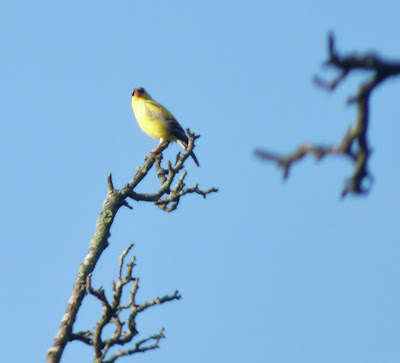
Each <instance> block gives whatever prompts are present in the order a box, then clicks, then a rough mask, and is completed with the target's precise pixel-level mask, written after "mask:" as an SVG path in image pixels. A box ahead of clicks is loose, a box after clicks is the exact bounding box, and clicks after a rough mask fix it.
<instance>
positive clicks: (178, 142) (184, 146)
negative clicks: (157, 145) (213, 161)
mask: <svg viewBox="0 0 400 363" xmlns="http://www.w3.org/2000/svg"><path fill="white" fill-rule="evenodd" d="M176 143H177V144H178V145H180V146H182V147H183V148H184V149H185V150H186V149H187V147H188V145H187V142H185V141H183V140H176ZM190 156H191V157H192V159H193V161H194V162H195V163H196V165H197V166H200V164H199V161H198V160H197V158H196V155H195V154H194V152H193V151H192V152H191V153H190Z"/></svg>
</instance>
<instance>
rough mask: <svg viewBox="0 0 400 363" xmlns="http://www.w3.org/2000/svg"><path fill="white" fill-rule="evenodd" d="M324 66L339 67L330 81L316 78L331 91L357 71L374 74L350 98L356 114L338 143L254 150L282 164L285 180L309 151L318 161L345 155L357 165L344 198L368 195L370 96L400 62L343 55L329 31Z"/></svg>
mask: <svg viewBox="0 0 400 363" xmlns="http://www.w3.org/2000/svg"><path fill="white" fill-rule="evenodd" d="M324 65H326V66H332V67H335V68H336V69H338V70H339V75H338V76H337V78H336V79H334V80H332V81H331V82H326V81H324V80H322V79H321V78H320V77H318V76H315V77H314V82H315V84H317V85H318V86H320V87H322V88H324V89H327V90H329V91H332V90H334V89H335V88H336V87H337V86H338V85H339V84H340V83H341V82H342V81H344V79H345V78H346V77H347V76H348V75H349V74H350V73H351V72H352V71H354V70H365V71H370V72H372V76H371V77H370V78H369V79H368V80H367V81H365V82H364V83H362V84H361V85H360V87H359V89H358V92H357V94H356V95H354V96H353V97H351V98H349V100H348V102H347V103H348V104H353V103H355V104H356V105H357V117H356V120H355V121H354V123H353V125H352V126H351V127H350V129H349V130H348V131H347V132H346V133H345V135H344V136H343V139H342V140H341V141H340V142H339V143H338V145H336V146H323V145H314V144H311V143H305V144H303V145H300V146H299V147H298V148H297V149H296V150H295V151H294V152H293V153H291V154H288V155H279V154H277V153H274V152H270V151H266V150H261V149H257V150H255V154H256V155H257V156H258V157H260V158H262V159H264V160H267V161H272V162H275V163H276V164H277V165H278V166H279V167H281V168H282V169H283V177H284V179H286V178H287V177H288V176H289V172H290V168H291V166H292V165H293V164H294V163H296V162H297V161H299V160H301V159H302V158H303V157H305V156H306V155H308V154H313V155H314V156H315V158H316V159H317V160H320V159H322V158H324V157H326V156H328V155H342V156H344V157H346V158H349V159H350V160H351V161H352V162H353V164H354V169H353V174H352V176H351V177H350V178H349V179H348V180H347V181H346V183H345V186H344V189H343V191H342V197H345V196H346V195H347V194H348V193H353V194H366V193H368V192H369V190H370V184H371V183H372V180H373V179H372V176H371V174H370V173H369V171H368V162H369V157H370V155H371V153H372V150H371V148H370V146H369V145H368V141H367V132H368V126H369V100H370V95H371V93H372V91H373V90H375V88H376V87H377V86H378V85H379V84H380V83H382V82H383V81H385V80H386V79H387V78H389V77H392V76H397V75H399V74H400V63H394V62H386V61H383V60H382V59H381V58H380V57H379V56H378V55H376V54H373V53H368V54H364V55H358V54H350V55H348V56H340V55H339V54H338V52H337V50H336V49H335V39H334V36H333V34H330V35H329V38H328V60H327V61H326V62H325V63H324ZM366 180H369V181H370V183H369V184H368V185H366V183H365V181H366Z"/></svg>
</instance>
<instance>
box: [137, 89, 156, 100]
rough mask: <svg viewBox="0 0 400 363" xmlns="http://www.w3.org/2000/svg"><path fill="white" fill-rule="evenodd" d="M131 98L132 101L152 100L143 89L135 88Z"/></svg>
mask: <svg viewBox="0 0 400 363" xmlns="http://www.w3.org/2000/svg"><path fill="white" fill-rule="evenodd" d="M132 98H134V99H139V98H141V99H143V100H152V98H151V96H150V95H149V94H148V93H147V92H146V90H145V89H144V88H143V87H138V88H135V89H134V90H133V91H132Z"/></svg>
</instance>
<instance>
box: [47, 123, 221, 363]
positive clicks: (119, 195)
mask: <svg viewBox="0 0 400 363" xmlns="http://www.w3.org/2000/svg"><path fill="white" fill-rule="evenodd" d="M187 133H188V137H189V143H188V147H187V149H186V150H185V152H184V153H183V154H182V155H181V154H178V156H177V158H176V162H175V165H174V166H173V167H172V166H171V163H170V162H168V163H167V166H168V168H167V169H163V168H162V166H161V160H162V156H161V155H156V154H153V153H150V155H149V156H148V157H147V158H146V160H145V162H144V164H143V165H142V166H141V167H139V168H137V170H136V174H135V176H134V177H133V178H132V179H131V180H130V181H129V182H128V183H127V184H126V185H125V186H124V187H123V188H122V189H120V190H118V189H115V187H114V184H113V181H112V175H111V174H109V176H108V178H107V185H108V194H107V197H106V199H105V200H104V203H103V208H102V211H101V213H100V215H99V218H98V220H97V224H96V231H95V234H94V236H93V238H92V240H91V241H90V246H89V252H88V254H87V256H86V257H85V259H84V260H83V262H82V263H81V264H80V266H79V270H78V276H77V278H76V280H75V284H74V287H73V290H72V294H71V297H70V299H69V301H68V305H67V309H66V312H65V314H64V317H63V318H62V321H61V326H60V328H59V330H58V332H57V335H56V338H55V341H54V344H53V346H52V347H51V348H50V349H49V350H48V351H47V363H58V362H59V361H60V359H61V356H62V353H63V351H64V348H65V346H66V344H67V343H68V342H69V341H71V340H82V341H85V343H86V344H88V341H89V340H88V339H86V338H85V335H83V334H79V333H76V334H73V332H72V328H73V325H74V322H75V320H76V317H77V313H78V310H79V308H80V306H81V304H82V301H83V299H84V297H85V291H86V290H87V291H88V292H89V294H90V295H93V296H95V297H96V298H97V299H98V300H100V301H101V302H102V304H103V316H102V318H101V319H100V321H99V322H98V323H97V324H96V327H95V330H94V332H93V341H92V344H93V345H94V347H95V351H96V357H101V355H102V354H103V353H104V352H103V353H102V350H103V348H104V347H105V346H107V344H109V343H110V341H108V342H103V341H102V340H101V332H102V330H103V328H104V326H105V325H106V324H108V323H110V322H114V323H115V322H117V323H116V325H117V326H116V332H118V329H119V328H120V326H119V325H118V324H119V323H118V320H116V317H117V315H118V314H119V312H120V311H121V306H120V305H119V302H120V298H121V294H122V288H123V286H125V285H126V284H128V283H129V282H131V281H134V278H133V277H132V276H130V277H129V278H127V277H125V278H124V279H121V276H119V277H120V278H119V280H118V282H117V283H115V282H114V283H113V291H114V297H113V300H112V301H111V302H109V301H108V300H107V299H106V296H105V293H104V291H103V289H102V288H101V287H100V288H99V289H97V290H95V289H93V288H92V287H91V280H90V276H91V275H90V274H91V273H92V271H93V269H94V268H95V266H96V264H97V261H98V260H99V258H100V256H101V254H102V253H103V251H104V250H105V249H106V248H107V246H108V238H109V237H110V228H111V226H112V223H113V221H114V218H115V216H116V214H117V212H118V210H119V209H120V208H121V207H122V206H126V207H128V208H130V209H132V207H131V206H130V205H129V204H128V202H127V198H131V199H133V200H135V201H151V202H157V201H158V200H159V199H162V198H163V196H164V195H168V194H169V193H170V186H171V184H172V183H173V181H174V178H175V177H176V175H177V174H178V173H179V172H180V170H182V169H183V167H184V162H185V160H186V159H187V157H188V156H189V155H190V153H191V152H192V151H193V148H194V141H195V140H196V139H197V138H199V136H198V135H195V134H193V133H190V131H189V130H187ZM168 144H169V143H164V144H163V145H161V146H160V147H159V148H158V149H159V150H160V152H161V153H162V151H164V150H165V149H166V148H167V147H168ZM154 164H156V167H155V168H156V171H157V176H158V178H159V179H160V182H161V187H160V189H159V190H158V191H156V192H153V193H144V194H142V193H137V192H135V188H136V187H137V186H138V185H139V184H140V183H141V181H142V180H143V179H144V178H145V177H146V175H147V173H148V172H149V171H150V170H151V169H152V167H153V165H154ZM177 184H179V181H178V183H177ZM179 185H181V186H182V185H183V183H182V182H181V183H180V184H179ZM216 191H217V189H215V188H210V189H208V190H207V191H204V192H202V191H200V190H199V189H198V188H197V186H196V187H195V188H189V189H187V190H185V189H183V190H181V189H179V193H178V194H176V195H175V196H174V198H172V199H171V201H172V203H175V204H176V205H177V203H178V202H179V200H180V197H182V196H183V195H184V194H187V193H193V192H195V193H197V194H201V195H203V196H205V195H206V194H209V193H212V192H216ZM164 201H166V200H165V198H164ZM161 209H163V210H165V211H170V210H172V208H171V207H170V208H168V206H167V205H165V208H161ZM128 252H129V251H128ZM128 252H127V253H128ZM133 266H134V261H132V262H131V265H129V264H128V266H127V270H128V275H129V274H130V273H131V271H132V268H133ZM134 282H135V281H134ZM131 327H132V325H131ZM134 331H135V329H133V328H132V329H131V332H134ZM135 334H136V333H135ZM133 335H134V334H133ZM133 335H132V336H133ZM157 344H158V341H157ZM107 349H108V348H107Z"/></svg>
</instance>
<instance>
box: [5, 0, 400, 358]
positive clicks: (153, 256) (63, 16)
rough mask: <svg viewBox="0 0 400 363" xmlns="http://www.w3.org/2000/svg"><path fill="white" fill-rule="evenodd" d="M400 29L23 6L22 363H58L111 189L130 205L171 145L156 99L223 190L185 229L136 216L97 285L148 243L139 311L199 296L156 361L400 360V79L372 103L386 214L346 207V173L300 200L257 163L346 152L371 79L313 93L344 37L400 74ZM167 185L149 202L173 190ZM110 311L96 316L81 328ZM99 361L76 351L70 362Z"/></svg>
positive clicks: (194, 176)
mask: <svg viewBox="0 0 400 363" xmlns="http://www.w3.org/2000/svg"><path fill="white" fill-rule="evenodd" d="M399 12H400V6H399V4H398V3H397V2H395V1H386V2H378V1H370V2H368V5H367V3H365V2H362V1H351V2H348V1H335V2H331V1H329V2H328V1H320V2H318V4H316V3H315V2H314V1H309V0H308V1H302V2H294V1H280V2H265V1H255V0H254V1H247V2H238V1H219V2H215V1H208V0H205V1H202V2H199V3H196V4H194V3H190V2H187V1H186V2H184V1H169V2H163V3H161V2H155V1H147V2H135V1H118V2H115V3H110V2H105V1H97V2H96V3H93V2H90V3H89V2H87V3H86V2H77V1H72V2H71V1H70V2H50V1H43V2H39V3H32V2H27V1H16V2H12V3H11V2H3V3H2V4H1V5H0V14H1V15H0V17H1V22H0V30H1V31H0V46H1V49H2V56H1V58H0V66H1V70H2V82H1V88H0V96H1V100H2V107H1V109H0V114H1V118H2V120H3V122H2V127H1V129H2V131H1V133H0V138H1V140H0V141H1V142H0V148H1V153H0V155H1V164H2V173H1V174H2V177H1V185H2V190H3V192H2V193H1V194H0V202H1V205H2V207H3V208H2V209H1V211H0V218H1V219H0V220H1V226H2V228H1V229H2V233H1V235H2V247H3V251H2V254H1V257H0V266H1V270H0V276H1V277H0V279H1V280H0V281H1V286H2V296H3V298H2V299H1V302H0V309H1V311H2V312H3V313H2V329H1V341H2V343H3V346H4V347H6V349H3V352H2V360H3V361H5V362H21V361H26V359H28V358H29V361H30V362H42V361H43V360H44V357H45V354H46V350H47V349H48V348H49V347H50V346H51V344H52V342H53V339H54V336H55V334H56V331H57V329H58V327H59V324H60V320H61V317H62V315H63V313H64V310H65V307H66V303H67V301H68V298H69V296H70V293H71V289H72V284H73V282H74V280H75V276H76V273H77V268H78V265H79V263H80V261H81V260H82V259H83V257H84V256H85V255H86V252H87V249H88V244H89V241H90V238H91V236H92V234H93V232H94V228H95V223H96V219H97V216H98V214H99V212H100V210H101V205H102V202H103V200H104V198H105V196H106V193H107V183H106V177H107V175H108V173H109V172H112V173H113V178H114V184H115V186H116V187H122V186H123V185H124V184H125V183H126V182H127V181H129V180H130V179H131V177H132V176H133V175H134V172H135V170H136V167H137V166H139V165H141V164H142V162H143V158H144V156H145V155H146V154H147V153H148V152H149V151H150V150H152V149H153V148H154V147H155V146H156V145H157V141H156V140H153V139H150V138H148V137H147V136H146V135H145V134H143V133H142V132H141V131H140V129H139V127H138V125H137V124H136V121H135V119H134V116H133V113H132V110H131V108H130V92H131V90H132V89H133V88H134V87H137V86H143V87H145V88H146V89H147V90H148V91H149V92H150V94H151V95H152V96H153V97H154V98H155V99H157V100H159V101H160V102H161V103H163V104H164V105H166V106H167V107H168V108H169V109H170V110H171V111H172V112H173V113H174V115H175V116H176V117H177V119H178V120H179V121H180V123H181V124H182V126H183V127H185V128H186V127H190V128H191V130H193V131H195V132H196V133H198V134H201V138H200V139H199V140H198V142H197V147H196V155H197V156H198V159H199V161H200V163H201V168H196V166H195V165H194V163H193V162H192V161H191V160H189V161H188V163H187V170H188V172H189V175H188V178H187V182H188V185H189V184H191V183H192V184H193V183H195V182H199V183H200V187H203V188H208V187H211V186H215V187H217V188H219V189H220V191H219V193H218V194H215V195H210V196H209V198H207V200H203V199H202V198H200V197H197V196H187V198H184V200H182V202H181V204H180V206H179V209H178V210H177V211H175V212H174V213H172V214H165V213H163V212H161V211H160V210H159V209H158V208H156V207H155V206H154V205H152V204H137V205H135V206H134V207H135V208H134V210H133V211H130V210H128V209H126V208H125V209H121V210H120V212H119V214H118V216H117V219H116V221H115V224H114V225H113V227H112V236H111V239H110V246H109V248H108V249H107V250H106V251H105V253H104V255H103V256H102V258H101V260H100V262H99V264H98V266H97V269H96V270H95V274H94V278H93V282H94V284H95V285H99V284H102V285H103V286H104V287H107V288H109V287H110V282H111V279H113V278H115V277H116V274H117V268H118V266H117V265H118V255H119V254H120V253H121V252H122V251H123V250H124V249H125V248H126V246H127V245H128V244H129V243H135V248H134V251H133V252H134V254H135V255H136V256H137V267H136V270H135V271H136V274H137V275H138V276H140V279H141V280H140V291H139V295H138V297H139V299H140V300H141V301H145V300H147V299H152V298H154V297H155V296H157V295H160V296H161V295H165V294H167V293H173V291H174V290H175V289H178V290H179V291H180V293H181V294H182V295H183V299H182V300H180V301H179V302H173V303H170V304H168V305H164V306H160V307H156V308H154V309H153V310H151V311H148V312H147V313H145V314H143V315H142V316H140V318H139V320H138V328H139V331H140V333H141V337H145V336H147V335H151V334H153V333H155V332H157V331H158V330H159V328H160V327H162V326H164V327H165V329H166V330H165V333H166V335H167V339H165V340H163V341H162V342H161V343H160V345H161V349H159V350H157V351H153V352H149V353H146V354H144V355H142V356H140V357H136V359H140V361H141V362H145V363H146V362H191V363H200V362H212V363H213V362H218V363H228V362H229V363H230V362H377V361H380V362H397V361H398V360H399V355H400V348H399V347H400V344H399V337H400V315H399V300H400V292H399V279H398V276H399V274H400V267H399V266H400V263H399V262H400V261H399V259H400V258H399V255H400V248H399V228H398V226H399V215H400V207H399V205H400V195H399V189H398V185H399V184H400V172H399V168H398V167H397V160H398V158H399V157H400V151H399V148H398V137H399V134H400V126H399V114H400V110H399V106H398V95H399V92H400V82H399V80H391V81H388V82H386V83H385V84H384V85H382V86H381V87H380V88H379V89H378V90H377V91H376V92H375V93H374V95H373V98H372V103H371V127H370V133H369V140H370V143H371V145H372V146H373V148H374V154H373V156H372V158H371V163H370V168H371V171H372V173H373V175H374V176H375V183H374V185H373V189H372V192H371V194H370V195H369V196H368V197H363V198H354V197H350V198H347V199H345V200H340V198H339V195H340V192H341V190H342V186H343V182H344V180H345V178H346V176H348V175H350V173H351V165H350V164H349V163H348V161H346V160H340V159H332V160H324V161H322V162H321V163H319V164H318V165H316V163H315V162H314V160H312V159H307V160H305V161H303V162H302V163H301V164H299V165H297V166H295V167H294V168H293V170H292V173H291V176H290V179H289V180H288V181H287V182H285V183H283V182H282V180H281V174H280V171H279V170H277V168H276V167H275V166H274V165H269V164H264V163H263V162H261V161H260V160H257V159H255V158H254V157H253V155H252V153H253V150H254V148H256V147H265V148H268V149H270V150H276V151H281V152H287V151H290V150H292V149H293V148H294V147H295V146H296V145H297V144H299V143H300V142H302V141H306V140H309V141H318V142H326V143H334V142H336V141H338V140H339V139H340V137H341V136H342V135H343V133H344V132H345V130H346V129H347V128H348V126H349V125H350V123H351V122H352V120H353V119H354V117H355V109H354V107H348V106H346V105H345V101H346V99H347V98H348V96H350V95H352V94H354V92H355V91H356V88H357V85H358V84H359V82H360V81H361V80H362V79H363V77H364V75H363V74H362V73H357V74H356V75H354V76H352V77H350V78H349V79H348V80H347V81H346V82H345V83H344V84H342V86H341V87H339V89H337V90H336V91H335V92H334V93H332V94H329V93H327V92H325V91H323V90H321V89H318V88H316V87H315V86H314V85H313V84H312V82H311V80H312V77H313V75H315V74H317V73H318V74H320V75H321V76H323V77H326V78H328V79H331V78H332V77H334V75H335V73H334V72H332V71H331V70H327V69H323V68H322V67H321V63H322V62H323V61H324V60H325V59H326V56H327V54H326V38H327V33H328V31H330V30H333V31H334V32H335V34H336V37H337V46H338V49H339V51H342V52H347V51H354V50H357V51H369V50H376V51H378V52H379V53H381V54H382V55H385V56H387V57H388V58H393V59H396V58H397V59H399V57H400V53H399V49H398V46H397V44H398V33H399V24H398V14H399ZM177 151H179V147H178V146H177V145H172V146H170V147H169V149H168V150H167V151H166V152H165V157H166V158H174V156H175V154H176V152H177ZM153 179H155V175H154V174H153V175H149V180H148V181H147V182H146V183H145V184H144V185H142V186H141V187H140V188H139V190H138V191H149V192H151V191H153V190H154V189H153V188H154V186H155V183H154V180H153ZM109 291H110V290H109ZM100 313H101V307H100V306H99V304H98V303H97V301H94V300H93V299H91V298H87V299H86V300H85V303H84V306H83V308H82V310H81V312H80V313H79V316H78V321H77V325H76V327H77V329H83V330H85V329H90V328H91V327H92V326H93V324H94V322H95V321H96V319H97V317H98V315H99V314H100ZM91 359H92V351H91V350H90V349H89V348H87V347H86V346H83V345H82V344H79V343H73V344H70V345H69V346H68V347H67V349H66V352H65V355H64V359H63V361H64V362H88V361H91ZM134 359H135V358H125V359H121V362H129V361H131V360H132V361H133V360H134Z"/></svg>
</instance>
